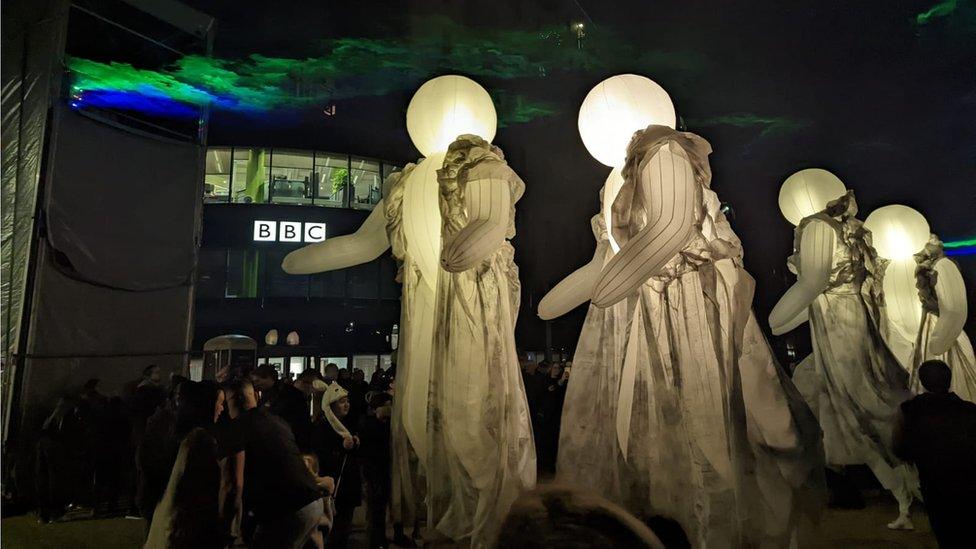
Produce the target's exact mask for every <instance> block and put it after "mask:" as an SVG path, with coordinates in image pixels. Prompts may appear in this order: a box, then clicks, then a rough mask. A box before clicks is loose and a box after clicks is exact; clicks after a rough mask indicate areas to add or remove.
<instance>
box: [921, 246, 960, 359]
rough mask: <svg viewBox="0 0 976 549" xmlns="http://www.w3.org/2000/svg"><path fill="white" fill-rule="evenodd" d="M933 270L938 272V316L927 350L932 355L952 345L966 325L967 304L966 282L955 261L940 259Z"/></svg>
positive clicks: (936, 285) (946, 349) (936, 291)
mask: <svg viewBox="0 0 976 549" xmlns="http://www.w3.org/2000/svg"><path fill="white" fill-rule="evenodd" d="M935 272H936V273H938V277H937V279H936V283H935V295H936V297H937V298H938V300H939V318H938V320H936V322H935V328H933V329H932V338H931V340H930V341H929V351H930V352H931V353H932V354H933V355H941V354H943V353H945V352H946V351H948V350H949V348H950V347H952V344H953V343H955V341H956V338H957V337H959V334H960V333H961V332H962V329H963V327H964V326H965V325H966V315H967V314H968V304H967V303H966V283H965V282H963V279H962V274H961V273H960V272H959V268H958V267H956V264H955V263H953V262H952V261H951V260H949V259H945V258H943V259H940V260H939V261H938V262H936V264H935Z"/></svg>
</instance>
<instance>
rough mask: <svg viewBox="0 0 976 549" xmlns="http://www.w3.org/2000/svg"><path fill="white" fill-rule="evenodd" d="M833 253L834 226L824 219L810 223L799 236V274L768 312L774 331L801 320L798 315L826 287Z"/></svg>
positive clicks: (770, 325)
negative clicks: (770, 311)
mask: <svg viewBox="0 0 976 549" xmlns="http://www.w3.org/2000/svg"><path fill="white" fill-rule="evenodd" d="M833 256H834V230H833V229H832V228H831V227H830V225H828V224H827V223H826V222H823V221H811V222H809V223H807V225H806V227H804V228H803V235H802V237H801V240H800V274H799V275H797V279H796V283H795V284H793V286H791V287H790V289H789V290H787V291H786V293H785V294H783V297H781V298H779V302H778V303H776V306H775V307H773V312H772V313H770V314H769V327H770V328H771V329H772V331H773V334H774V335H780V334H784V333H786V332H788V331H790V330H792V329H793V328H796V327H797V326H799V325H800V324H801V322H797V321H796V320H797V317H798V316H799V315H801V314H802V313H803V311H804V310H806V308H807V307H809V306H810V304H811V303H813V300H814V299H817V296H818V295H820V294H821V293H823V291H824V290H826V289H827V282H828V281H829V280H830V267H831V264H832V262H833Z"/></svg>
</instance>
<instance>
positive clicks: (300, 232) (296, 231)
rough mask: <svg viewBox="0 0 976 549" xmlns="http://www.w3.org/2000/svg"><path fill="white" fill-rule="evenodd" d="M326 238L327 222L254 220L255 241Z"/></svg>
mask: <svg viewBox="0 0 976 549" xmlns="http://www.w3.org/2000/svg"><path fill="white" fill-rule="evenodd" d="M324 240H325V223H302V222H301V221H265V220H256V221H255V222H254V241H255V242H322V241H324Z"/></svg>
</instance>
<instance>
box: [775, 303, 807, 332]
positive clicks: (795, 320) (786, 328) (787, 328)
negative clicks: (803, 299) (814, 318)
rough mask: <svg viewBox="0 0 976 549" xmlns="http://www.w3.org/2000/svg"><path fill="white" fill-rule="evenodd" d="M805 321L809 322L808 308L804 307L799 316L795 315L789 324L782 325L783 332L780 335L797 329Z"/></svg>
mask: <svg viewBox="0 0 976 549" xmlns="http://www.w3.org/2000/svg"><path fill="white" fill-rule="evenodd" d="M807 320H810V308H809V307H804V308H803V310H802V311H800V314H798V315H796V316H795V317H793V319H792V320H790V321H789V322H787V323H786V324H784V325H783V327H782V330H783V331H782V332H781V333H784V334H785V333H786V332H789V331H791V330H793V329H795V328H797V327H798V326H800V325H801V324H803V323H804V322H806V321H807Z"/></svg>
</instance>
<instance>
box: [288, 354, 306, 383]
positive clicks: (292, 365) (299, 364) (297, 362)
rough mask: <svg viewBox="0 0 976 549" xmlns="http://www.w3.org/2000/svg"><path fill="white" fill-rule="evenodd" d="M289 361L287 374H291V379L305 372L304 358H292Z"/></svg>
mask: <svg viewBox="0 0 976 549" xmlns="http://www.w3.org/2000/svg"><path fill="white" fill-rule="evenodd" d="M288 360H289V364H288V373H290V374H292V378H295V377H297V376H298V374H300V373H302V372H304V371H305V360H306V357H303V356H293V357H291V358H290V359H288Z"/></svg>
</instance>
